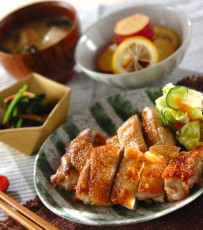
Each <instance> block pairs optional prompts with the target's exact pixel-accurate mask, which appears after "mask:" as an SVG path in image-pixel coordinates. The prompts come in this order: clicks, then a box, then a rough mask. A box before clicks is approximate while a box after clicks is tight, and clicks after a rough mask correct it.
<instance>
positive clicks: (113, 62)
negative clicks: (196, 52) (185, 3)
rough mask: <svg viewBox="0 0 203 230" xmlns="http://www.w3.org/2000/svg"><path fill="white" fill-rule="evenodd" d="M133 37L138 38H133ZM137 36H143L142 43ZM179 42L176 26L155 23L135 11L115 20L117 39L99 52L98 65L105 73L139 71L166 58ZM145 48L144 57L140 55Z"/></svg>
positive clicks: (115, 36)
mask: <svg viewBox="0 0 203 230" xmlns="http://www.w3.org/2000/svg"><path fill="white" fill-rule="evenodd" d="M131 39H134V40H136V41H134V42H132V40H131ZM138 40H142V45H141V46H140V41H138ZM129 41H130V42H129ZM131 43H133V44H131ZM179 45H180V39H179V37H178V34H177V33H176V32H175V31H174V30H172V29H170V28H167V27H165V26H158V25H152V23H151V21H150V18H149V17H148V16H147V15H144V14H141V13H137V14H133V15H130V16H128V17H125V18H123V19H121V20H119V21H118V22H117V23H116V25H115V27H114V42H112V44H110V45H109V46H108V47H107V48H105V49H104V50H103V52H102V53H101V54H100V56H99V58H98V60H97V66H98V69H99V70H100V71H102V72H104V73H114V74H122V73H127V72H133V71H139V70H142V69H144V68H147V67H150V66H152V65H154V64H156V63H158V62H160V61H162V60H164V59H166V58H167V57H169V56H170V55H171V54H172V53H173V52H175V51H176V49H177V48H178V47H179ZM112 47H114V48H113V49H112ZM134 47H138V48H136V49H135V48H134ZM143 47H144V48H143ZM123 49H125V51H124V52H123ZM143 51H146V53H145V54H144V56H145V58H144V61H143V60H142V59H140V54H143ZM122 52H123V53H122ZM141 56H142V55H141ZM121 60H122V61H121Z"/></svg>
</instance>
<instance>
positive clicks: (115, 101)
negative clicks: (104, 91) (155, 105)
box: [107, 94, 141, 121]
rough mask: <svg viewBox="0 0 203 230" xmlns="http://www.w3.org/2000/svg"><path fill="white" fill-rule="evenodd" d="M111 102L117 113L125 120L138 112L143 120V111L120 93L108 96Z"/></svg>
mask: <svg viewBox="0 0 203 230" xmlns="http://www.w3.org/2000/svg"><path fill="white" fill-rule="evenodd" d="M107 101H108V102H109V104H110V105H111V106H112V107H113V109H114V111H115V112H116V114H117V115H118V116H119V117H120V118H121V119H122V120H123V121H126V120H127V119H128V118H129V117H131V116H132V115H134V114H137V115H138V116H139V118H140V120H141V113H140V111H139V110H137V109H135V108H133V106H132V104H131V103H130V101H128V100H126V99H125V97H122V96H121V95H120V94H116V95H115V96H110V97H108V98H107Z"/></svg>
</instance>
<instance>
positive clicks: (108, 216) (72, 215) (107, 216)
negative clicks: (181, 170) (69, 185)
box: [34, 88, 203, 226]
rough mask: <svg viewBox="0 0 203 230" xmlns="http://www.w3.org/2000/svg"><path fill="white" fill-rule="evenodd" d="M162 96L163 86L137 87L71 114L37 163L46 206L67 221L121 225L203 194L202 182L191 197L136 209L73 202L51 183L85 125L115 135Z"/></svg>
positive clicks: (156, 214)
mask: <svg viewBox="0 0 203 230" xmlns="http://www.w3.org/2000/svg"><path fill="white" fill-rule="evenodd" d="M160 95H161V90H160V88H150V89H138V90H133V91H129V92H124V93H121V94H116V95H112V96H110V97H107V98H104V99H102V100H100V101H97V102H95V103H94V104H92V105H91V106H90V107H89V108H87V109H86V110H84V111H81V113H80V114H76V115H74V116H72V117H70V118H69V119H68V120H67V121H66V122H65V123H64V124H63V125H62V126H60V127H59V128H58V129H57V130H56V131H55V132H54V133H53V134H52V135H51V136H50V137H49V138H48V139H47V140H46V141H45V143H44V144H43V145H42V147H41V149H40V150H39V153H38V155H37V157H36V161H35V166H34V183H35V188H36V191H37V194H38V195H39V197H40V199H41V200H42V202H43V203H44V205H45V206H46V207H47V208H48V209H50V210H51V211H52V212H54V213H56V214H57V215H59V216H61V217H64V218H66V219H68V220H71V221H74V222H77V223H81V224H88V225H100V226H101V225H111V226H112V225H121V224H133V223H139V222H144V221H149V220H152V219H155V218H158V217H161V216H163V215H166V214H168V213H171V212H173V211H175V210H177V209H179V208H181V207H183V206H185V205H186V204H188V203H190V202H192V201H193V200H194V199H196V198H197V197H199V196H200V195H201V194H202V193H203V187H202V185H198V186H196V187H195V188H193V189H192V190H191V192H190V195H189V197H187V198H186V199H184V200H182V201H178V202H171V203H169V202H166V203H152V204H145V203H140V204H138V208H137V209H136V210H129V209H127V208H125V207H122V206H119V205H116V206H112V207H100V206H90V205H84V204H82V203H81V202H75V203H74V202H72V197H73V192H65V191H64V190H62V189H59V188H55V187H53V186H52V184H51V183H50V180H49V178H50V176H51V175H52V174H54V173H55V171H56V169H57V168H58V166H59V165H60V159H61V156H62V155H63V154H64V153H65V146H66V145H67V144H68V143H69V142H70V141H71V140H72V139H73V138H74V137H75V136H76V135H77V134H78V132H80V131H81V130H83V129H85V128H93V129H95V130H98V131H101V132H102V133H104V134H106V135H109V136H112V135H114V134H115V132H116V129H117V127H119V126H120V125H121V124H122V123H123V122H124V121H125V120H126V119H127V118H128V117H130V116H131V115H133V114H135V113H137V114H138V115H139V116H140V114H141V112H140V111H142V109H143V108H144V107H145V106H154V103H153V102H154V100H155V99H156V98H157V97H159V96H160Z"/></svg>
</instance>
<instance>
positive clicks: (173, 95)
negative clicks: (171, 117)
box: [166, 86, 188, 110]
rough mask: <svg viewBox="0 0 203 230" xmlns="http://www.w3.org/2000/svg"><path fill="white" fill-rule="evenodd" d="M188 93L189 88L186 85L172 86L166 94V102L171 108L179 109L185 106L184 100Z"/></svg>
mask: <svg viewBox="0 0 203 230" xmlns="http://www.w3.org/2000/svg"><path fill="white" fill-rule="evenodd" d="M187 94H188V88H186V87H184V86H175V87H173V88H171V89H170V90H169V92H168V94H167V95H166V104H167V106H168V107H170V108H171V109H175V110H179V109H181V108H182V107H183V104H182V102H183V101H184V100H185V98H186V97H187Z"/></svg>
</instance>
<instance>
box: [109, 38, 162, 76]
mask: <svg viewBox="0 0 203 230" xmlns="http://www.w3.org/2000/svg"><path fill="white" fill-rule="evenodd" d="M158 61H159V53H158V50H157V48H156V46H155V45H154V44H153V42H151V41H150V40H149V39H147V38H145V37H142V36H135V37H130V38H127V39H125V40H124V41H123V42H122V43H121V44H120V45H119V46H118V47H117V49H116V51H115V53H114V55H113V59H112V70H113V72H114V73H116V74H120V73H127V72H133V71H138V70H142V69H144V68H147V67H149V66H152V65H154V64H156V63H157V62H158Z"/></svg>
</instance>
